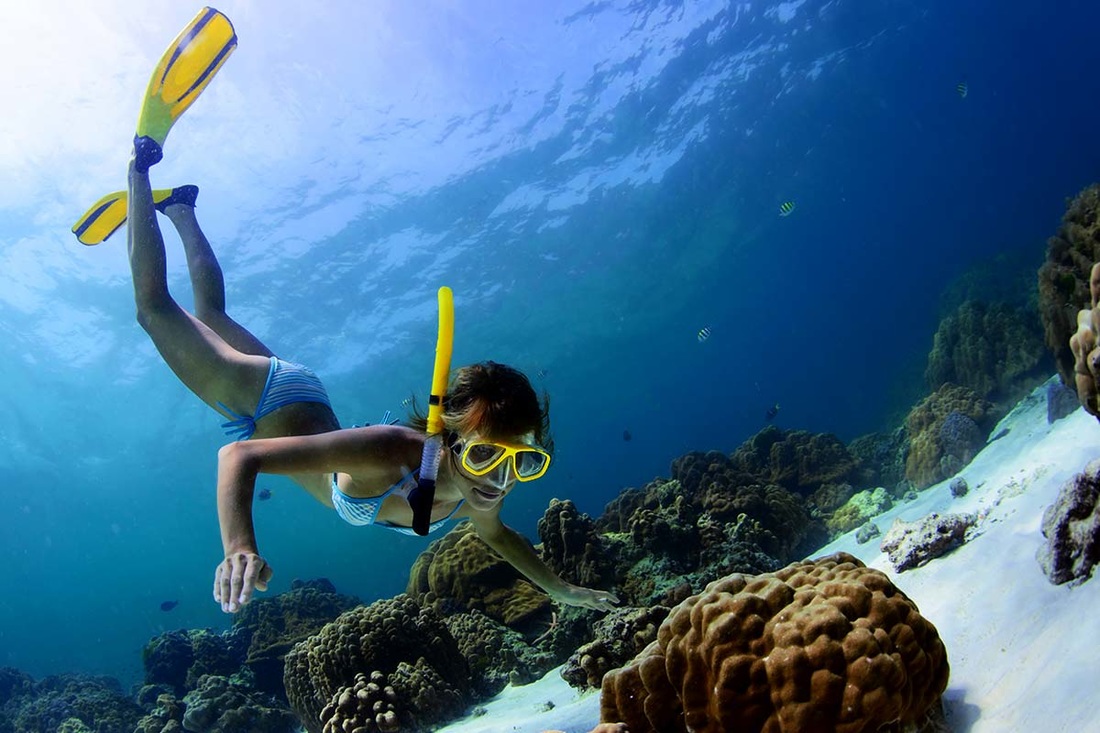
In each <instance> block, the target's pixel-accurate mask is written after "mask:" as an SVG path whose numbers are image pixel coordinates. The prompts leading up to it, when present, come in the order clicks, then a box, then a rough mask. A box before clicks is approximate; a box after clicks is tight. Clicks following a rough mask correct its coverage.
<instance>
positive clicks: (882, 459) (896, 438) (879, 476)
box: [848, 426, 910, 497]
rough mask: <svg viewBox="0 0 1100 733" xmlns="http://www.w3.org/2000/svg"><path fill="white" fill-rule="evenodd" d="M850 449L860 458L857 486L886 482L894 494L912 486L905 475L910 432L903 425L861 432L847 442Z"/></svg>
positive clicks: (898, 494) (882, 484)
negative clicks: (883, 429) (869, 432)
mask: <svg viewBox="0 0 1100 733" xmlns="http://www.w3.org/2000/svg"><path fill="white" fill-rule="evenodd" d="M848 452H849V453H851V454H852V457H854V458H855V459H856V460H857V461H858V462H859V473H858V476H857V478H856V479H855V483H856V485H857V486H864V487H872V486H883V487H885V488H886V489H887V490H888V491H889V492H890V494H891V496H894V497H899V496H901V495H902V494H904V493H905V491H906V489H908V488H910V484H909V482H908V481H907V480H906V478H905V461H906V459H907V458H908V457H909V433H908V432H907V431H906V429H905V427H904V426H903V427H899V428H897V429H896V430H893V431H891V432H889V433H871V434H869V435H863V436H860V437H858V438H856V439H855V440H853V441H852V442H851V443H849V444H848Z"/></svg>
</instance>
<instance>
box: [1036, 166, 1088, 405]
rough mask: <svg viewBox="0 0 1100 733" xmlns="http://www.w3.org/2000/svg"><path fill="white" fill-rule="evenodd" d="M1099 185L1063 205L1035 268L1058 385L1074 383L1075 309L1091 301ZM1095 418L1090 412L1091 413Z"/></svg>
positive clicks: (1041, 309) (1041, 307)
mask: <svg viewBox="0 0 1100 733" xmlns="http://www.w3.org/2000/svg"><path fill="white" fill-rule="evenodd" d="M1098 213H1100V186H1097V185H1095V184H1094V185H1092V186H1089V187H1088V188H1086V189H1084V190H1083V191H1081V192H1080V193H1079V194H1078V195H1077V197H1076V198H1074V199H1073V200H1072V201H1070V202H1069V203H1068V205H1067V206H1066V213H1065V214H1064V215H1063V217H1062V224H1061V226H1059V227H1058V231H1057V232H1056V233H1055V235H1054V236H1053V237H1051V238H1050V239H1048V240H1047V254H1046V262H1044V263H1043V265H1042V267H1040V268H1039V314H1040V317H1041V319H1042V322H1043V333H1044V335H1045V337H1046V344H1047V348H1049V349H1050V350H1051V353H1053V354H1054V360H1055V362H1056V364H1057V366H1058V374H1059V375H1060V376H1061V377H1062V382H1063V384H1066V385H1067V386H1068V385H1073V384H1074V383H1075V381H1076V380H1075V378H1074V355H1073V352H1072V351H1071V350H1070V346H1069V340H1070V337H1071V336H1072V335H1073V334H1074V332H1076V331H1077V324H1078V321H1077V316H1078V309H1080V308H1083V307H1084V306H1085V305H1086V304H1089V303H1093V302H1095V299H1094V298H1093V297H1092V294H1091V293H1090V276H1091V269H1092V264H1093V263H1094V262H1097V261H1100V217H1098ZM1094 414H1095V413H1094Z"/></svg>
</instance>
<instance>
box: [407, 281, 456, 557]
mask: <svg viewBox="0 0 1100 733" xmlns="http://www.w3.org/2000/svg"><path fill="white" fill-rule="evenodd" d="M454 336H455V304H454V294H453V293H452V292H451V289H450V288H448V287H446V286H444V287H441V288H440V289H439V333H438V335H437V336H436V340H435V368H434V369H433V371H432V391H431V392H430V393H429V395H428V439H427V440H425V441H424V453H423V454H422V455H421V457H420V475H419V476H418V477H417V480H416V488H414V489H413V490H412V491H410V492H409V506H411V507H412V510H413V531H414V532H416V533H417V534H418V535H421V536H426V535H427V534H428V530H429V527H430V526H431V523H432V503H433V502H434V501H435V478H436V476H437V475H438V474H439V455H440V453H441V448H442V446H443V398H444V397H445V396H446V394H447V379H448V378H449V376H450V373H451V352H452V350H453V349H454Z"/></svg>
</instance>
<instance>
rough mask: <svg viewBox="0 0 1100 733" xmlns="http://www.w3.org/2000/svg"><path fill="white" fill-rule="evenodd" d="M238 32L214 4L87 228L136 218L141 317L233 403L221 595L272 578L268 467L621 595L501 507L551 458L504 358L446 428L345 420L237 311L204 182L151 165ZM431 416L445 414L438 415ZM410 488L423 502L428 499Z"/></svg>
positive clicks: (181, 367)
mask: <svg viewBox="0 0 1100 733" xmlns="http://www.w3.org/2000/svg"><path fill="white" fill-rule="evenodd" d="M236 46H237V34H236V31H235V29H234V28H233V24H232V23H231V22H230V21H229V18H227V17H226V16H225V15H224V14H222V13H220V12H218V11H217V10H215V9H214V8H209V7H207V8H203V9H202V10H200V11H199V13H198V15H196V16H195V18H194V19H193V20H192V21H191V23H189V24H188V25H187V26H186V27H185V28H184V29H183V31H181V32H180V34H179V35H178V36H177V37H176V39H175V40H174V41H173V42H172V44H171V45H170V46H169V47H168V49H167V50H166V51H165V53H164V55H163V56H162V57H161V60H160V62H159V63H158V64H157V67H156V68H155V69H154V71H153V75H152V77H151V78H150V81H149V86H148V88H147V89H146V92H145V99H144V101H143V103H142V109H141V114H140V115H139V118H138V125H137V134H136V135H135V137H134V155H133V159H132V160H131V161H130V168H129V177H128V190H127V191H119V192H117V193H114V194H109V195H108V196H105V197H103V198H102V199H100V201H98V202H96V204H95V205H93V206H92V208H91V209H89V210H88V212H87V213H85V215H84V216H82V217H81V218H80V220H79V221H77V223H76V225H74V226H73V233H74V234H76V236H77V238H78V239H79V240H80V241H81V242H83V243H84V244H89V245H94V244H98V243H99V242H102V241H103V240H105V239H106V238H107V237H109V236H110V235H111V234H112V233H113V232H114V231H116V230H117V229H118V228H120V227H121V226H122V223H123V221H124V220H128V221H129V226H128V227H127V246H128V250H129V255H130V272H131V274H132V276H133V281H134V299H135V301H136V304H137V319H138V322H139V323H140V324H141V326H142V328H144V329H145V331H146V333H148V334H149V337H150V338H151V339H152V340H153V343H154V345H155V346H156V347H157V351H159V352H160V355H161V357H163V359H164V361H165V363H167V364H168V366H169V367H170V368H171V369H172V371H173V372H175V374H176V376H177V377H179V379H180V381H181V382H183V383H184V384H185V385H186V386H187V387H188V389H190V390H191V391H192V392H194V393H195V394H196V395H197V396H198V397H199V399H201V400H202V401H203V402H205V403H206V404H208V405H209V406H210V407H212V408H213V409H215V410H217V411H218V412H220V413H221V414H222V415H224V416H226V417H227V418H228V422H226V423H225V424H224V425H223V427H225V428H227V429H228V432H229V433H230V434H232V435H234V436H235V437H236V438H237V442H234V443H230V444H229V445H226V446H225V447H223V448H222V449H221V450H220V451H219V452H218V480H217V497H218V522H219V525H220V527H221V538H222V549H223V553H224V558H223V559H222V560H221V562H219V563H218V566H217V568H216V570H215V571H214V600H215V601H217V602H218V603H220V604H221V607H222V610H224V611H226V612H228V613H233V612H235V611H237V610H239V609H240V608H241V606H243V605H244V604H247V603H248V602H249V601H250V600H251V599H252V596H253V593H254V592H255V591H257V590H260V591H262V590H265V589H266V588H267V585H268V582H269V581H270V580H271V575H272V569H271V566H270V565H269V564H268V563H267V561H266V560H265V559H264V558H263V557H262V556H261V555H260V551H259V547H258V544H257V541H256V531H255V527H254V526H253V522H252V501H253V494H254V492H255V487H256V476H257V475H258V474H260V473H274V474H283V475H285V476H288V477H290V478H291V479H292V480H293V481H295V482H296V483H297V484H298V485H300V486H301V487H302V488H304V489H305V490H306V491H308V492H309V493H310V495H312V496H313V497H314V498H315V499H317V501H319V502H321V503H322V504H324V505H326V506H329V507H332V508H334V509H335V510H336V512H337V514H339V516H340V517H342V518H343V519H344V520H345V521H348V522H350V523H352V524H356V525H375V526H378V527H384V528H387V529H390V530H396V531H399V532H400V531H405V532H411V530H410V529H409V526H410V524H415V526H417V527H418V528H419V529H421V534H424V533H426V532H428V531H432V530H437V529H439V528H441V527H442V526H443V525H444V524H446V522H447V520H450V519H469V520H470V521H471V522H472V523H473V525H474V528H475V529H476V531H477V534H478V535H479V536H480V537H481V539H483V540H484V541H485V542H486V544H488V545H489V546H490V547H491V548H493V549H494V550H496V551H497V552H498V553H500V555H501V556H503V557H504V559H505V560H507V561H508V562H510V563H511V564H512V565H513V566H515V568H516V569H517V570H519V571H520V572H521V573H523V574H524V575H526V576H527V577H528V578H529V579H530V580H531V581H532V582H534V583H535V584H536V585H538V586H539V587H540V588H542V589H543V590H544V591H546V592H547V593H548V594H549V595H550V596H551V597H552V598H553V599H555V600H557V601H559V602H561V603H565V604H569V605H574V606H584V607H587V608H593V609H602V610H606V609H609V608H611V607H612V605H614V604H615V603H616V602H617V600H618V599H616V597H615V596H614V595H613V594H611V593H608V592H606V591H598V590H591V589H588V588H581V587H578V586H575V585H571V584H569V583H566V582H565V581H564V580H562V579H561V578H559V577H558V576H557V575H556V574H555V573H554V572H553V571H552V570H550V568H548V567H547V566H546V565H545V564H544V563H543V562H542V561H541V560H540V559H539V557H538V555H537V554H536V553H535V551H534V548H533V547H532V546H531V544H530V543H529V542H528V541H527V540H526V539H525V538H524V537H523V536H522V535H520V534H519V533H518V532H516V531H515V530H513V529H511V528H510V527H508V526H506V525H505V524H504V523H503V522H501V520H500V509H501V505H502V504H503V501H504V499H505V497H506V496H507V495H508V494H509V493H510V492H511V490H512V488H513V487H514V486H515V485H516V482H523V481H532V480H535V479H538V478H540V477H541V476H542V475H543V474H544V473H545V472H546V469H547V467H548V466H549V463H550V453H549V451H548V450H547V449H548V448H549V447H550V440H549V434H548V431H547V413H546V409H545V405H542V404H540V403H539V400H538V398H537V396H536V395H535V392H534V390H533V389H532V388H531V385H530V383H529V382H528V381H527V378H526V377H525V376H523V374H521V373H520V372H518V371H516V370H515V369H511V368H509V367H506V366H503V365H500V364H495V363H493V362H485V363H482V364H475V365H473V366H469V367H464V368H463V369H460V370H458V372H457V374H456V375H455V377H454V383H453V386H452V387H451V389H450V391H449V392H448V396H449V398H448V401H447V403H446V404H445V405H443V414H442V422H443V432H442V436H441V437H442V438H443V440H439V439H438V438H436V437H435V436H432V437H431V438H429V437H428V435H427V434H426V433H425V431H424V430H423V429H419V430H418V429H417V428H418V427H419V428H423V427H424V423H423V421H422V418H420V420H421V422H420V423H419V424H414V425H413V426H412V427H405V426H399V425H375V426H370V427H363V428H350V429H341V427H340V423H339V422H338V421H337V419H336V415H335V413H334V412H333V411H332V406H331V405H330V404H329V398H328V395H327V393H326V392H325V388H324V385H322V384H321V381H320V380H319V379H318V378H317V375H316V374H314V373H313V372H312V371H310V370H309V369H307V368H306V367H304V366H301V365H300V364H294V363H292V362H289V361H284V360H282V359H279V358H278V357H276V356H275V355H274V354H273V353H272V352H271V350H270V349H268V348H267V346H265V345H264V344H263V343H262V342H260V340H259V339H257V338H256V337H255V336H253V335H252V334H251V333H249V331H248V330H247V329H245V328H244V327H242V326H241V325H240V324H238V323H237V322H236V321H234V320H233V319H232V318H230V317H229V316H228V315H227V314H226V312H225V281H224V277H223V275H222V270H221V266H220V265H219V264H218V261H217V258H216V257H215V256H214V252H213V250H212V249H211V247H210V242H209V241H207V239H206V236H205V235H204V234H203V232H202V229H201V228H200V227H199V223H198V220H197V219H196V218H195V200H196V198H197V196H198V188H197V187H195V186H181V187H179V188H175V189H161V190H157V191H154V190H152V186H151V185H150V183H149V168H150V167H151V166H153V165H155V164H156V163H158V162H159V161H160V160H161V158H162V157H163V145H164V142H165V139H166V138H167V136H168V133H169V131H170V130H171V128H172V125H173V124H174V123H175V121H176V120H177V119H178V118H179V117H180V115H182V114H183V112H184V111H185V110H186V109H187V108H188V107H189V106H190V105H191V104H192V103H193V102H194V101H195V99H196V98H197V97H198V95H199V94H201V92H202V91H203V89H205V88H206V86H207V85H208V84H209V83H210V81H211V80H212V79H213V78H214V76H215V74H217V72H218V70H219V69H220V68H221V67H222V65H223V64H224V63H225V61H226V59H227V58H229V55H230V54H231V53H232V52H233V50H234V49H235V48H236ZM158 211H160V212H161V213H163V214H164V215H165V216H167V217H168V218H169V219H170V220H171V221H172V223H173V224H174V225H175V227H176V230H177V231H178V232H179V235H180V239H181V240H182V241H183V247H184V251H185V253H186V255H187V267H188V272H189V274H190V278H191V288H192V290H193V291H194V300H195V305H194V311H195V312H194V314H192V313H188V312H187V311H186V310H184V309H183V308H182V307H180V305H179V304H178V303H177V302H176V301H175V300H174V299H173V298H172V295H171V294H170V293H169V292H168V278H167V272H166V264H165V251H164V238H163V237H162V236H161V232H160V228H159V226H158V225H157V218H156V215H157V212H158ZM443 381H445V380H444V379H443V377H442V376H440V382H441V383H442V382H443ZM434 391H435V385H434V384H433V392H434ZM435 407H438V406H435ZM431 414H432V416H433V421H435V420H436V418H438V414H437V413H436V412H435V411H434V410H433V412H432V413H431ZM414 423H416V421H415V420H414ZM429 440H431V441H432V442H430V443H429V442H428V441H429ZM426 445H427V446H428V448H427V450H425V446H426ZM437 457H438V458H439V460H438V469H437V475H436V476H435V484H434V496H432V498H431V499H430V500H429V499H427V498H426V497H428V496H430V494H429V493H428V492H414V491H413V488H414V486H415V485H416V484H417V471H418V470H419V468H420V466H421V462H422V460H427V461H429V462H433V461H434V459H435V458H437ZM426 473H431V470H430V468H429V470H426ZM428 478H430V477H428ZM410 498H413V500H414V503H415V504H416V506H417V507H418V508H419V509H420V511H418V512H415V513H414V511H413V509H412V507H411V505H410ZM414 514H415V519H416V521H415V522H414V521H413V520H414Z"/></svg>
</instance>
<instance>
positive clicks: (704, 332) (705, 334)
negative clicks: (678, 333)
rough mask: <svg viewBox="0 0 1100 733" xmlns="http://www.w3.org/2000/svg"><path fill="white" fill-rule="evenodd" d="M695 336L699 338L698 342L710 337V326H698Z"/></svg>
mask: <svg viewBox="0 0 1100 733" xmlns="http://www.w3.org/2000/svg"><path fill="white" fill-rule="evenodd" d="M696 337H697V338H698V339H699V343H703V342H704V341H706V340H707V339H709V338H710V326H703V327H702V328H700V329H699V333H698V334H696Z"/></svg>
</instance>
